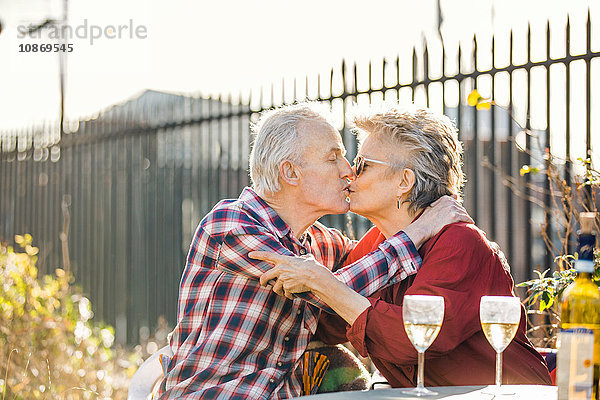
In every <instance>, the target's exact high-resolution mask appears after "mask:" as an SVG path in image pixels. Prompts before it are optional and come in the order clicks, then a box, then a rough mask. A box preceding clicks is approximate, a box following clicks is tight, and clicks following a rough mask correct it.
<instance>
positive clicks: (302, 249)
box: [300, 248, 306, 256]
mask: <svg viewBox="0 0 600 400" xmlns="http://www.w3.org/2000/svg"><path fill="white" fill-rule="evenodd" d="M305 254H306V249H305V248H301V249H300V255H302V256H303V255H305Z"/></svg>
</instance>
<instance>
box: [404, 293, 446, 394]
mask: <svg viewBox="0 0 600 400" xmlns="http://www.w3.org/2000/svg"><path fill="white" fill-rule="evenodd" d="M402 318H403V319H404V329H405V330H406V334H407V335H408V338H409V339H410V342H411V343H412V344H413V346H415V349H417V352H418V353H419V358H418V363H419V369H418V375H417V387H416V388H414V389H410V390H404V391H402V392H403V393H405V394H411V395H415V396H433V395H436V394H437V393H436V392H434V391H431V390H429V389H425V384H424V380H425V379H424V378H425V367H424V362H425V350H427V349H428V348H429V346H431V343H433V341H434V340H435V338H436V337H437V335H438V333H439V332H440V329H441V327H442V322H443V321H444V298H443V297H441V296H425V295H406V296H404V302H403V304H402Z"/></svg>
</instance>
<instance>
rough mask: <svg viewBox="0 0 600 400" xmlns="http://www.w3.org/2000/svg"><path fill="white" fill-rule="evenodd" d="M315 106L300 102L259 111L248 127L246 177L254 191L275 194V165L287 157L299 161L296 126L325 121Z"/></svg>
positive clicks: (300, 142) (302, 145)
mask: <svg viewBox="0 0 600 400" xmlns="http://www.w3.org/2000/svg"><path fill="white" fill-rule="evenodd" d="M316 108H317V107H316V106H315V105H314V104H310V103H301V104H295V105H289V106H283V107H280V108H276V109H273V110H268V111H265V112H263V113H262V114H261V116H260V118H259V120H258V122H257V123H256V124H255V125H253V126H252V133H253V134H254V136H255V137H254V143H253V146H252V151H251V152H250V179H251V180H252V187H253V188H254V190H256V191H257V192H259V193H260V192H270V193H275V192H278V191H279V190H280V189H281V185H280V184H279V165H280V164H281V162H282V161H285V160H289V161H291V162H293V163H297V164H300V165H301V163H302V159H301V156H302V153H303V151H304V149H305V147H306V145H305V143H304V142H303V140H302V139H301V138H300V137H299V134H298V126H299V125H300V124H303V123H307V122H322V123H328V121H327V119H326V118H325V117H324V116H323V115H321V113H319V112H317V110H316Z"/></svg>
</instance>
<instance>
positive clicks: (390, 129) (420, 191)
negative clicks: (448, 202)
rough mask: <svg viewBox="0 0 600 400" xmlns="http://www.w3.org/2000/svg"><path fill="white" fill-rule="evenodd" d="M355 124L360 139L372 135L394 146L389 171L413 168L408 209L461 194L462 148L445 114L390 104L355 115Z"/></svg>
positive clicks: (406, 200)
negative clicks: (391, 107) (385, 107)
mask: <svg viewBox="0 0 600 400" xmlns="http://www.w3.org/2000/svg"><path fill="white" fill-rule="evenodd" d="M354 124H355V125H356V127H357V128H358V131H359V132H358V134H359V139H360V140H363V139H364V137H366V136H370V135H374V136H375V138H376V139H378V140H381V141H382V142H383V143H385V144H391V145H392V146H393V147H392V148H391V154H390V159H391V161H392V163H393V164H394V166H392V167H390V168H391V171H392V172H394V171H396V170H399V169H401V168H410V169H411V170H413V172H414V174H415V185H414V187H413V189H412V190H411V192H410V193H409V195H408V197H407V198H406V199H404V202H408V203H409V210H410V211H411V212H413V213H416V212H417V211H419V210H421V209H423V208H425V207H427V206H429V205H430V204H431V203H433V202H434V201H436V200H437V199H439V198H440V197H442V196H444V195H457V196H458V197H460V195H461V192H462V188H463V186H464V183H465V178H464V175H463V171H462V163H463V162H462V152H463V148H462V144H461V142H460V141H459V140H458V130H457V129H456V125H454V123H453V122H452V121H451V120H450V119H449V118H448V117H446V116H445V115H443V114H437V113H434V112H432V111H430V110H428V109H413V110H400V109H398V108H393V109H389V110H386V111H383V112H375V113H371V114H367V115H363V116H357V117H355V119H354ZM401 157H403V159H402V158H401Z"/></svg>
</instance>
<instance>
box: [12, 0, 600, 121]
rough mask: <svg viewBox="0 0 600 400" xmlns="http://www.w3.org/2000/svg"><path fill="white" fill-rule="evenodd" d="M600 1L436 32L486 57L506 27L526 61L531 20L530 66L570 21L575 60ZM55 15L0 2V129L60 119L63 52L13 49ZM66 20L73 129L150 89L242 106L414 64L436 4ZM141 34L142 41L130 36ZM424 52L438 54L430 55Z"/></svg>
mask: <svg viewBox="0 0 600 400" xmlns="http://www.w3.org/2000/svg"><path fill="white" fill-rule="evenodd" d="M599 3H600V2H598V1H593V0H590V1H584V0H571V1H568V2H566V1H563V0H503V1H492V0H478V1H473V0H440V5H441V10H442V17H443V24H442V26H441V32H442V35H443V36H444V39H445V43H447V46H448V47H447V48H448V49H449V50H452V49H456V46H457V43H458V42H459V41H462V42H463V43H470V41H471V38H472V37H473V34H474V33H477V34H478V36H479V37H480V38H481V40H480V43H481V45H480V46H482V47H485V46H489V39H490V38H491V34H492V33H495V34H496V35H497V37H498V38H501V37H507V36H508V31H509V30H510V29H513V30H514V31H515V35H516V37H517V38H518V39H517V40H516V47H517V50H518V51H517V52H518V53H519V49H520V53H519V54H521V55H522V54H524V40H523V38H524V34H525V32H526V29H527V23H528V22H529V23H531V25H532V31H533V35H534V58H535V57H538V58H543V55H544V51H545V45H544V44H543V43H542V42H541V40H542V39H543V38H544V29H545V21H546V20H548V19H549V20H550V21H551V24H552V26H553V28H554V27H556V28H557V32H558V34H557V35H556V37H553V39H552V47H553V53H555V54H556V55H557V56H559V55H560V52H561V51H562V49H564V38H563V37H562V36H563V35H564V34H563V32H564V24H565V21H566V16H567V15H570V16H571V17H570V18H571V21H572V22H571V23H572V26H573V32H572V44H573V48H574V51H575V52H577V51H581V49H582V46H583V38H584V34H585V32H584V31H583V26H584V22H585V19H586V17H587V10H588V8H589V9H590V10H591V12H592V17H593V18H594V16H597V17H598V20H599V21H600V4H599ZM62 7H63V0H28V1H27V2H24V1H22V0H0V23H2V25H3V30H2V32H1V33H0V130H5V131H6V130H7V129H15V128H22V127H27V126H30V125H32V124H36V123H39V122H40V121H56V120H57V118H58V113H59V99H60V97H59V58H58V57H59V56H58V53H47V52H44V53H42V52H37V53H32V52H19V50H20V46H25V45H27V44H34V43H38V44H39V43H44V44H58V43H59V41H58V40H57V39H55V38H52V37H51V36H50V31H51V29H46V30H45V31H43V32H42V33H41V35H42V36H41V38H39V39H28V38H19V37H18V29H23V27H24V26H27V25H29V24H32V23H34V24H35V23H39V22H41V21H44V20H46V19H48V18H52V19H57V20H58V19H61V18H62ZM68 21H69V22H68V23H69V26H71V27H72V28H73V29H76V28H80V32H87V35H86V36H87V37H86V38H77V37H74V38H72V39H71V40H70V41H69V43H71V44H72V45H73V51H72V52H71V53H68V55H67V59H66V65H67V67H66V91H65V99H66V105H65V112H66V116H67V118H72V119H75V118H83V117H89V116H93V115H94V114H95V113H97V112H98V111H100V110H102V109H104V108H106V107H109V106H110V105H112V104H115V103H119V102H123V101H125V100H127V99H129V98H132V97H134V96H136V95H137V94H139V93H140V92H141V91H143V90H145V89H154V90H161V91H168V92H178V93H187V94H198V93H202V94H204V95H218V94H228V93H233V95H234V96H237V94H238V93H241V94H242V96H243V97H244V98H245V97H247V95H248V93H249V91H250V90H253V91H254V93H256V92H257V91H258V90H259V88H260V87H261V85H264V86H266V87H268V86H269V85H270V84H271V83H272V82H275V83H277V84H278V83H279V82H281V79H282V78H286V79H290V80H291V78H294V77H297V78H300V79H301V80H303V79H304V76H305V75H309V76H316V74H318V73H322V74H324V75H325V76H327V75H328V73H329V70H330V69H331V68H332V67H333V66H339V64H340V62H341V60H342V59H346V60H349V61H357V62H358V63H359V65H361V63H362V64H363V65H364V64H365V63H366V62H367V61H368V60H380V59H381V58H382V57H389V58H390V59H395V57H396V55H397V54H409V52H410V49H411V48H412V46H414V45H417V46H420V45H421V43H423V38H427V39H428V40H429V41H431V42H432V43H434V42H435V41H436V40H437V21H438V16H437V0H421V1H406V0H371V1H368V2H367V1H352V0H345V1H342V0H329V1H323V0H320V1H319V0H305V1H303V2H291V1H276V0H265V1H254V2H250V1H237V0H236V1H234V0H224V1H198V0H172V1H158V0H102V1H98V0H70V2H69V4H68ZM92 25H93V26H95V27H98V29H107V28H110V26H114V27H115V30H116V29H118V28H116V27H118V26H119V25H127V26H128V28H126V29H125V30H124V31H123V30H122V31H121V37H120V38H118V37H117V38H112V39H110V38H107V37H101V38H97V39H95V40H93V41H92V40H90V36H91V29H92V28H91V26H92ZM597 26H598V27H597ZM132 28H133V29H132ZM599 28H600V23H597V24H595V26H594V31H593V46H594V47H595V48H596V51H597V50H598V49H599V48H600V43H599V42H600V40H598V39H599V38H600V29H599ZM136 29H137V30H138V31H137V32H143V34H142V35H137V36H136V35H131V33H133V32H132V31H135V30H136ZM111 32H112V31H111ZM519 35H520V36H519ZM81 36H83V35H81ZM519 38H520V39H519ZM505 44H506V43H504V44H503V43H502V42H499V43H498V44H497V45H498V46H500V47H502V46H503V45H505ZM578 49H579V50H578ZM431 51H436V47H435V46H433V45H432V47H431ZM503 57H504V59H506V52H504V54H502V51H500V54H499V55H498V57H497V58H498V60H499V62H502V59H503ZM483 62H484V63H485V60H483ZM432 68H435V66H432ZM594 68H595V70H596V69H597V65H595V66H594ZM574 86H575V87H577V82H574ZM542 94H543V93H542ZM502 96H503V94H502V93H498V97H499V98H501V97H502ZM543 104H545V103H544V102H540V105H534V108H535V107H538V108H540V107H542V105H543ZM594 107H596V106H595V105H594ZM576 109H577V107H576ZM537 114H540V112H539V110H538V111H536V109H533V110H532V116H534V117H535V116H536V115H537ZM557 115H558V114H557ZM557 118H559V117H557ZM535 119H536V121H535V123H537V124H538V125H540V126H539V127H540V128H543V126H542V125H543V124H544V123H545V122H544V121H545V117H544V116H543V115H541V114H540V115H539V118H538V117H535ZM538 120H539V123H538V122H537V121H538ZM574 123H578V122H574ZM579 123H580V122H579ZM534 127H535V126H534Z"/></svg>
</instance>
